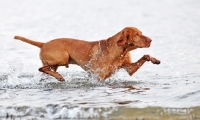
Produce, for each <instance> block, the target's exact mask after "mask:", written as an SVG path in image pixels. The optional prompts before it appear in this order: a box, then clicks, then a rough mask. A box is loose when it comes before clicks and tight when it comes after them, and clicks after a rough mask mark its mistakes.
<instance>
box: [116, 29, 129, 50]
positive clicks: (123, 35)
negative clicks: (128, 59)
mask: <svg viewBox="0 0 200 120" xmlns="http://www.w3.org/2000/svg"><path fill="white" fill-rule="evenodd" d="M128 38H129V31H128V30H127V29H124V30H123V31H122V32H121V36H120V38H119V40H118V41H117V45H118V46H123V45H125V43H126V41H127V40H128Z"/></svg>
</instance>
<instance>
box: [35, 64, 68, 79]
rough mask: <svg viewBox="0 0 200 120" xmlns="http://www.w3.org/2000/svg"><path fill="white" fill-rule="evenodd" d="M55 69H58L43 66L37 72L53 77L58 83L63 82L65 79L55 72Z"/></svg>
mask: <svg viewBox="0 0 200 120" xmlns="http://www.w3.org/2000/svg"><path fill="white" fill-rule="evenodd" d="M51 68H53V70H54V71H52V70H51ZM57 68H58V66H48V65H45V66H43V67H41V68H39V71H40V72H43V73H46V74H49V75H51V76H53V77H55V78H56V79H57V80H59V81H65V79H64V78H63V77H62V76H61V75H60V74H59V73H57V72H56V70H57Z"/></svg>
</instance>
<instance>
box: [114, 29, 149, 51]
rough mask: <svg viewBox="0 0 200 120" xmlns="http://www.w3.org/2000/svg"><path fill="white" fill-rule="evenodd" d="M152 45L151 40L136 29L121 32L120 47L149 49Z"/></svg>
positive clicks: (118, 43)
mask: <svg viewBox="0 0 200 120" xmlns="http://www.w3.org/2000/svg"><path fill="white" fill-rule="evenodd" d="M150 44H151V39H150V38H148V37H146V36H144V35H142V32H141V31H140V30H138V29H137V28H134V27H126V28H124V29H123V30H122V31H121V32H120V37H119V40H118V41H117V45H118V46H125V47H134V48H147V47H149V46H150Z"/></svg>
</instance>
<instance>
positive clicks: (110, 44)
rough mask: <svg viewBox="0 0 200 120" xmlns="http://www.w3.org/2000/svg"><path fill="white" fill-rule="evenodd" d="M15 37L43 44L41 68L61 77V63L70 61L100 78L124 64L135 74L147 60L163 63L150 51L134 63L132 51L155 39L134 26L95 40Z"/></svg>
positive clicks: (110, 73) (148, 44)
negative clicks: (152, 55) (151, 54)
mask: <svg viewBox="0 0 200 120" xmlns="http://www.w3.org/2000/svg"><path fill="white" fill-rule="evenodd" d="M14 38H15V39H18V40H21V41H23V42H27V43H29V44H32V45H34V46H37V47H39V48H40V49H41V51H40V59H41V61H42V64H43V66H42V67H41V68H39V71H41V72H43V73H46V74H49V75H51V76H53V77H55V78H56V79H58V80H59V81H64V78H63V77H62V76H61V75H60V74H59V73H58V72H56V71H57V68H58V67H59V66H66V67H69V64H77V65H79V66H80V67H82V68H83V69H84V70H86V71H89V72H90V73H92V74H93V75H94V76H96V77H97V79H98V80H105V79H106V78H108V77H110V76H111V75H112V74H113V73H114V71H116V70H117V69H120V68H124V69H125V70H126V71H127V72H128V73H129V75H130V76H131V75H132V74H133V73H135V72H136V71H137V70H138V69H139V68H140V67H141V66H142V65H143V64H144V63H145V62H146V61H151V62H152V63H153V64H160V61H159V60H157V59H156V58H153V57H151V56H150V55H144V56H143V57H142V58H140V59H139V60H138V61H137V62H135V63H132V61H131V56H130V51H131V50H135V49H137V48H148V47H149V46H150V44H151V41H152V40H151V39H150V38H149V37H146V36H144V35H142V32H141V31H140V30H138V29H137V28H134V27H126V28H124V29H123V30H121V31H120V32H118V33H117V34H115V35H114V36H112V37H109V38H108V39H105V40H99V41H93V42H88V41H84V40H78V39H72V38H58V39H54V40H51V41H49V42H46V43H42V42H37V41H33V40H30V39H27V38H24V37H20V36H15V37H14Z"/></svg>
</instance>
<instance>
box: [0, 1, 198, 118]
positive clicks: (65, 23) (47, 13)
mask: <svg viewBox="0 0 200 120" xmlns="http://www.w3.org/2000/svg"><path fill="white" fill-rule="evenodd" d="M0 2H1V4H0V14H1V17H0V26H1V27H0V41H1V44H0V68H1V69H0V119H15V120H17V119H38V120H43V119H100V120H101V119H102V120H103V119H107V120H109V119H110V120H112V119H114V120H121V119H137V120H140V119H162V120H172V119H181V120H189V119H191V120H197V119H200V101H199V100H200V89H199V86H200V81H199V79H200V61H199V60H200V53H199V51H200V47H199V45H200V34H199V33H200V22H199V21H200V8H199V5H200V2H199V1H198V0H176V1H174V0H168V1H164V0H151V1H138V0H123V1H116V0H110V1H106V0H101V1H92V0H85V1H81V0H73V1H64V0H60V1H49V0H43V1H39V0H34V1H25V0H18V1H5V0H0ZM125 26H134V27H137V28H139V29H140V30H141V31H142V32H143V34H144V35H146V36H148V37H150V38H151V39H152V40H153V42H152V45H151V47H150V48H148V49H137V50H135V51H132V52H131V54H132V59H133V61H136V60H138V59H139V58H140V57H142V56H143V55H144V54H150V55H152V56H153V57H156V58H158V59H159V60H161V64H160V65H153V64H151V63H150V62H149V63H145V64H144V66H142V68H141V69H139V70H138V72H136V73H135V74H134V75H133V76H131V77H130V76H129V75H128V74H127V73H126V72H125V71H124V70H119V71H117V72H116V73H115V74H114V75H113V76H112V77H111V78H109V79H107V80H106V81H105V82H97V80H95V79H93V78H91V77H90V76H88V75H87V73H86V72H85V71H83V70H82V69H81V68H80V67H78V66H75V65H70V68H68V69H66V68H65V67H61V68H59V69H58V71H59V73H61V74H62V75H63V76H64V78H65V79H66V82H63V83H61V82H58V81H57V80H55V79H54V78H52V77H50V76H48V75H43V74H41V73H40V72H39V71H38V68H39V67H41V62H40V60H39V56H38V53H39V49H38V48H36V47H34V46H31V45H29V44H26V43H23V42H21V41H16V40H14V39H13V37H14V36H15V35H21V36H24V37H27V38H30V39H34V40H38V41H42V42H46V41H49V40H51V39H54V38H59V37H71V38H79V39H85V40H90V41H92V40H100V39H104V38H108V37H110V36H112V35H114V34H115V33H117V32H118V31H120V30H121V29H123V28H124V27H125ZM41 79H44V80H43V81H40V80H41ZM131 85H132V86H134V87H135V88H136V89H130V87H129V86H131Z"/></svg>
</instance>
